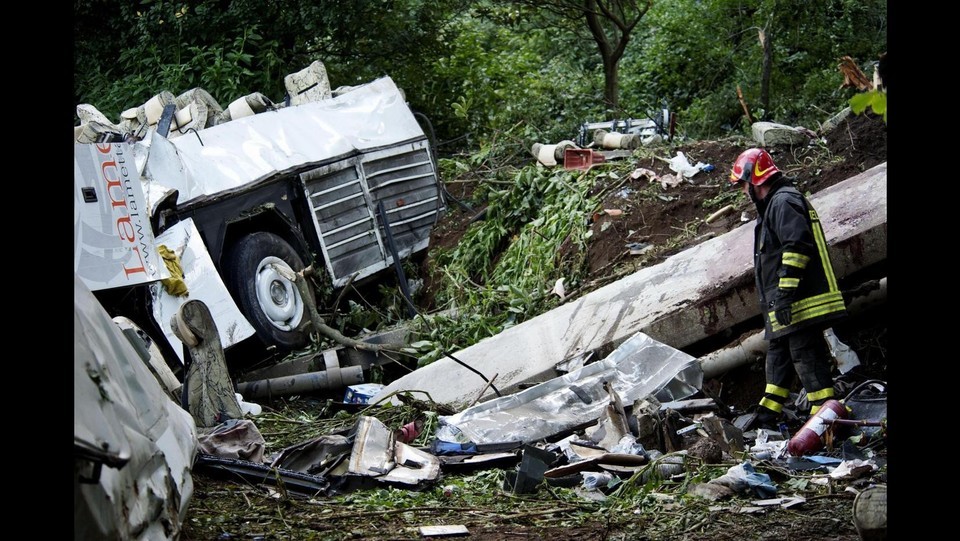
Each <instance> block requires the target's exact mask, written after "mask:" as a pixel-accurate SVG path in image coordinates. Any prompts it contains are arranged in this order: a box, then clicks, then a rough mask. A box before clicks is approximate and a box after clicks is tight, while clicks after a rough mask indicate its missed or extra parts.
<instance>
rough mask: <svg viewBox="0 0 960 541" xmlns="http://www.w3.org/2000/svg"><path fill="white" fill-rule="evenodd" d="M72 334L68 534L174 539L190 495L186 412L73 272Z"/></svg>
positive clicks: (191, 449)
mask: <svg viewBox="0 0 960 541" xmlns="http://www.w3.org/2000/svg"><path fill="white" fill-rule="evenodd" d="M73 335H74V376H73V377H74V399H73V405H74V408H73V411H74V413H73V426H74V531H75V537H74V539H97V540H102V539H125V540H126V539H144V540H146V539H149V540H155V539H176V538H177V537H178V536H179V533H180V528H181V524H182V521H183V518H184V516H185V513H186V510H187V506H188V504H189V501H190V498H191V497H192V495H193V478H192V475H191V468H192V464H193V460H194V457H195V456H196V453H197V445H198V442H197V430H196V426H195V424H194V422H193V418H192V417H190V414H189V413H187V412H186V411H184V410H183V409H181V408H180V406H179V405H178V404H176V403H175V402H174V401H173V400H172V399H171V398H170V397H169V396H168V395H167V394H166V392H165V391H164V390H163V388H162V387H161V386H160V383H159V382H158V381H157V379H156V378H155V377H154V376H153V374H152V373H151V372H150V370H149V369H148V367H147V365H146V364H145V363H144V362H143V361H142V360H141V358H140V356H139V354H138V353H137V351H136V350H135V349H134V347H133V346H132V345H131V344H130V342H129V341H128V339H127V337H126V336H125V335H124V334H123V332H122V331H121V330H120V327H119V326H117V324H116V323H114V322H113V321H112V320H111V319H110V316H109V315H108V314H107V312H106V310H105V309H104V308H103V306H101V305H100V303H99V302H98V301H97V299H96V297H94V296H93V294H92V293H91V292H90V290H89V288H87V286H86V285H84V283H83V281H82V280H80V278H79V277H77V276H75V277H74V320H73ZM97 463H100V464H101V466H100V468H99V471H98V470H97V468H96V467H95V464H97Z"/></svg>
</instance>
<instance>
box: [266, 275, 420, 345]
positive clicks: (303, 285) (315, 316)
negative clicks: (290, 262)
mask: <svg viewBox="0 0 960 541" xmlns="http://www.w3.org/2000/svg"><path fill="white" fill-rule="evenodd" d="M277 271H278V272H280V273H281V274H286V273H288V272H289V273H290V274H289V275H287V276H285V277H286V278H287V279H288V280H290V281H292V282H293V283H294V284H296V286H297V290H298V291H300V296H301V297H302V298H303V304H304V305H306V307H307V310H308V312H309V313H310V321H311V322H312V323H313V328H314V330H316V331H317V333H319V334H320V335H321V336H326V337H327V338H329V339H331V340H333V341H334V342H336V343H338V344H341V345H344V346H347V347H352V348H354V349H358V350H362V351H371V352H373V353H380V352H381V351H390V352H392V353H399V354H406V352H404V351H403V347H404V344H370V343H368V342H361V341H360V340H355V339H353V338H348V337H346V336H344V335H343V334H341V333H340V331H338V330H336V329H334V328H333V327H331V326H329V325H327V323H326V322H325V321H324V320H323V317H322V316H320V313H319V312H317V306H316V304H315V303H313V302H310V299H312V298H313V297H312V296H311V295H310V290H309V289H307V288H308V287H310V285H309V283H308V281H307V280H306V277H307V276H310V275H312V274H313V272H314V270H313V265H310V266H308V267H307V268H305V269H303V270H302V271H300V272H293V271H292V269H289V267H283V266H281V265H277Z"/></svg>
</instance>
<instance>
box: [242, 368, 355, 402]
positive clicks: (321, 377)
mask: <svg viewBox="0 0 960 541" xmlns="http://www.w3.org/2000/svg"><path fill="white" fill-rule="evenodd" d="M357 383H363V367H361V366H347V367H344V368H335V367H327V369H326V370H320V371H317V372H307V373H304V374H296V375H293V376H281V377H279V378H272V379H261V380H257V381H246V382H242V383H238V384H237V392H238V393H240V394H241V395H243V397H244V399H251V398H272V397H274V396H283V395H290V394H299V393H306V392H313V391H324V390H335V389H338V388H341V389H342V388H344V387H347V386H349V385H354V384H357Z"/></svg>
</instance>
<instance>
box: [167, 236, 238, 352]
mask: <svg viewBox="0 0 960 541" xmlns="http://www.w3.org/2000/svg"><path fill="white" fill-rule="evenodd" d="M157 244H163V245H165V246H166V247H167V248H169V249H170V250H171V251H173V252H174V253H176V254H177V256H178V257H179V258H180V265H181V267H182V268H183V281H184V282H185V283H186V284H187V291H188V294H187V295H185V296H183V297H176V296H174V295H171V294H170V293H167V290H166V289H165V288H164V287H163V285H162V284H161V283H160V282H155V283H153V284H150V294H151V295H152V296H153V303H152V305H153V318H154V320H155V321H156V322H157V323H158V324H159V325H160V328H161V329H163V334H164V336H166V338H167V341H168V342H169V343H170V344H171V345H173V346H174V347H173V349H174V350H175V351H176V352H177V355H178V356H179V357H180V362H183V342H181V341H180V339H179V338H178V337H177V335H176V334H174V332H173V329H172V328H171V327H170V318H171V317H173V316H174V315H175V314H176V313H177V310H179V309H180V306H181V305H183V304H184V303H185V302H187V301H189V300H201V301H203V303H204V304H206V305H207V307H208V308H209V309H210V313H211V314H212V315H213V320H214V321H215V322H216V325H217V331H218V334H219V335H220V343H221V344H222V346H223V348H224V349H227V348H228V347H230V346H232V345H234V344H237V343H239V342H240V341H241V340H243V339H245V338H248V337H250V336H253V334H254V332H255V331H254V330H253V327H252V326H251V325H250V323H248V322H247V319H246V318H245V317H244V315H243V313H242V312H241V311H240V309H239V308H238V307H237V303H236V302H235V301H234V300H233V297H232V296H231V295H230V292H229V291H228V290H227V286H226V285H225V284H224V283H223V279H222V278H221V276H220V274H219V273H218V272H217V268H216V267H215V266H214V264H213V260H212V259H211V258H210V253H209V252H208V251H207V248H206V246H205V245H204V244H203V239H202V238H201V237H200V232H199V231H198V230H197V227H196V226H195V225H194V223H193V220H191V219H189V218H188V219H185V220H183V221H181V222H178V223H177V224H175V225H172V226H170V228H169V229H167V230H166V231H164V232H163V233H162V234H160V235H159V236H157Z"/></svg>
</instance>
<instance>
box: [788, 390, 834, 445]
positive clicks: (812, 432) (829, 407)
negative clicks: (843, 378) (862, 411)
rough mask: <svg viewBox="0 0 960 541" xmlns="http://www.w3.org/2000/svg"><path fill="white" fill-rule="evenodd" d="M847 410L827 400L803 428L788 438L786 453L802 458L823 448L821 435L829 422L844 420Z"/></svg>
mask: <svg viewBox="0 0 960 541" xmlns="http://www.w3.org/2000/svg"><path fill="white" fill-rule="evenodd" d="M846 417H847V408H846V406H844V405H843V404H841V403H840V402H839V401H837V400H827V401H826V402H824V403H823V405H822V406H820V409H818V410H817V413H814V414H813V415H811V416H810V418H809V419H807V422H806V423H804V425H803V427H802V428H800V430H799V431H797V433H796V434H795V435H794V436H793V437H792V438H790V442H789V443H788V444H787V451H789V452H790V454H791V455H793V456H803V455H806V454H809V453H814V452H816V451H819V450H820V449H822V448H823V446H824V443H823V433H824V432H826V431H827V429H828V428H829V427H830V423H829V421H832V420H834V419H845V418H846Z"/></svg>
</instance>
